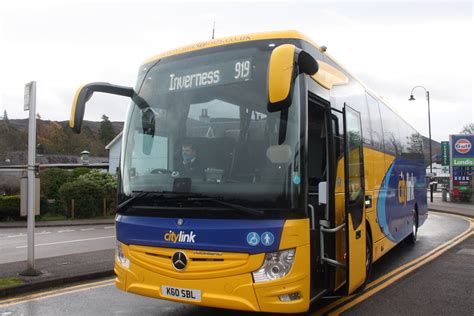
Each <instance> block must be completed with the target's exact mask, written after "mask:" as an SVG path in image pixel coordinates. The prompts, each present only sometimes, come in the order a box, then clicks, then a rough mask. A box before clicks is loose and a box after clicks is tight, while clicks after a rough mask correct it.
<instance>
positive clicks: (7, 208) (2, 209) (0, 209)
mask: <svg viewBox="0 0 474 316" xmlns="http://www.w3.org/2000/svg"><path fill="white" fill-rule="evenodd" d="M19 219H21V217H20V196H19V195H6V196H3V195H2V196H0V220H19Z"/></svg>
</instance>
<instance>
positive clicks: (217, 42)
mask: <svg viewBox="0 0 474 316" xmlns="http://www.w3.org/2000/svg"><path fill="white" fill-rule="evenodd" d="M277 38H295V39H301V40H304V41H307V42H309V43H311V44H312V45H314V46H315V47H316V48H318V49H319V46H318V45H316V44H315V43H314V42H313V41H312V40H311V39H309V38H308V37H307V36H305V35H304V34H302V33H300V32H298V31H295V30H286V31H275V32H262V33H252V34H242V35H235V36H229V37H223V38H217V39H212V40H209V41H203V42H198V43H195V44H191V45H186V46H183V47H180V48H176V49H173V50H170V51H167V52H164V53H161V54H158V55H155V56H153V57H151V58H149V59H147V60H145V61H144V62H143V64H148V63H150V62H153V61H155V60H157V59H160V58H164V57H168V56H173V55H179V54H183V53H188V52H192V51H196V50H200V49H204V48H209V47H216V46H223V45H228V44H235V43H242V42H250V41H257V40H266V39H277Z"/></svg>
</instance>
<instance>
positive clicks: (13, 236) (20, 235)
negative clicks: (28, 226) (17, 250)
mask: <svg viewBox="0 0 474 316" xmlns="http://www.w3.org/2000/svg"><path fill="white" fill-rule="evenodd" d="M23 236H26V234H19V235H10V236H7V238H15V237H23Z"/></svg>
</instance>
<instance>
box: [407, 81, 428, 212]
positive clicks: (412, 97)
mask: <svg viewBox="0 0 474 316" xmlns="http://www.w3.org/2000/svg"><path fill="white" fill-rule="evenodd" d="M416 88H423V90H425V94H426V101H427V102H428V134H429V141H430V144H429V145H430V174H431V175H432V174H433V154H432V152H431V111H430V92H429V91H428V90H426V88H425V87H423V86H416V87H413V89H411V93H410V98H409V99H408V101H415V97H414V96H413V91H414V90H415V89H416ZM431 175H430V176H431ZM430 201H431V203H433V185H432V184H431V181H430Z"/></svg>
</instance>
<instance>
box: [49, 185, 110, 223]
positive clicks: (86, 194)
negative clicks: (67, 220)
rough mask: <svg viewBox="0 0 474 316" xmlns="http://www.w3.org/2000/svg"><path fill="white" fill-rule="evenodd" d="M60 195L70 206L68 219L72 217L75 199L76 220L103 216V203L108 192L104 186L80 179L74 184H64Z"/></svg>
mask: <svg viewBox="0 0 474 316" xmlns="http://www.w3.org/2000/svg"><path fill="white" fill-rule="evenodd" d="M58 193H59V196H61V199H62V200H63V201H64V202H65V203H66V205H67V206H68V207H67V208H68V214H67V216H68V217H70V216H71V204H72V200H73V199H74V217H75V218H89V217H94V216H100V215H101V214H102V205H103V204H102V201H103V198H104V196H105V194H106V192H105V189H104V188H103V187H102V186H100V185H99V184H97V183H95V182H93V181H90V180H87V179H82V178H81V177H79V178H78V179H77V180H75V181H73V182H68V183H65V184H63V185H62V186H61V188H60V189H59V191H58Z"/></svg>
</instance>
